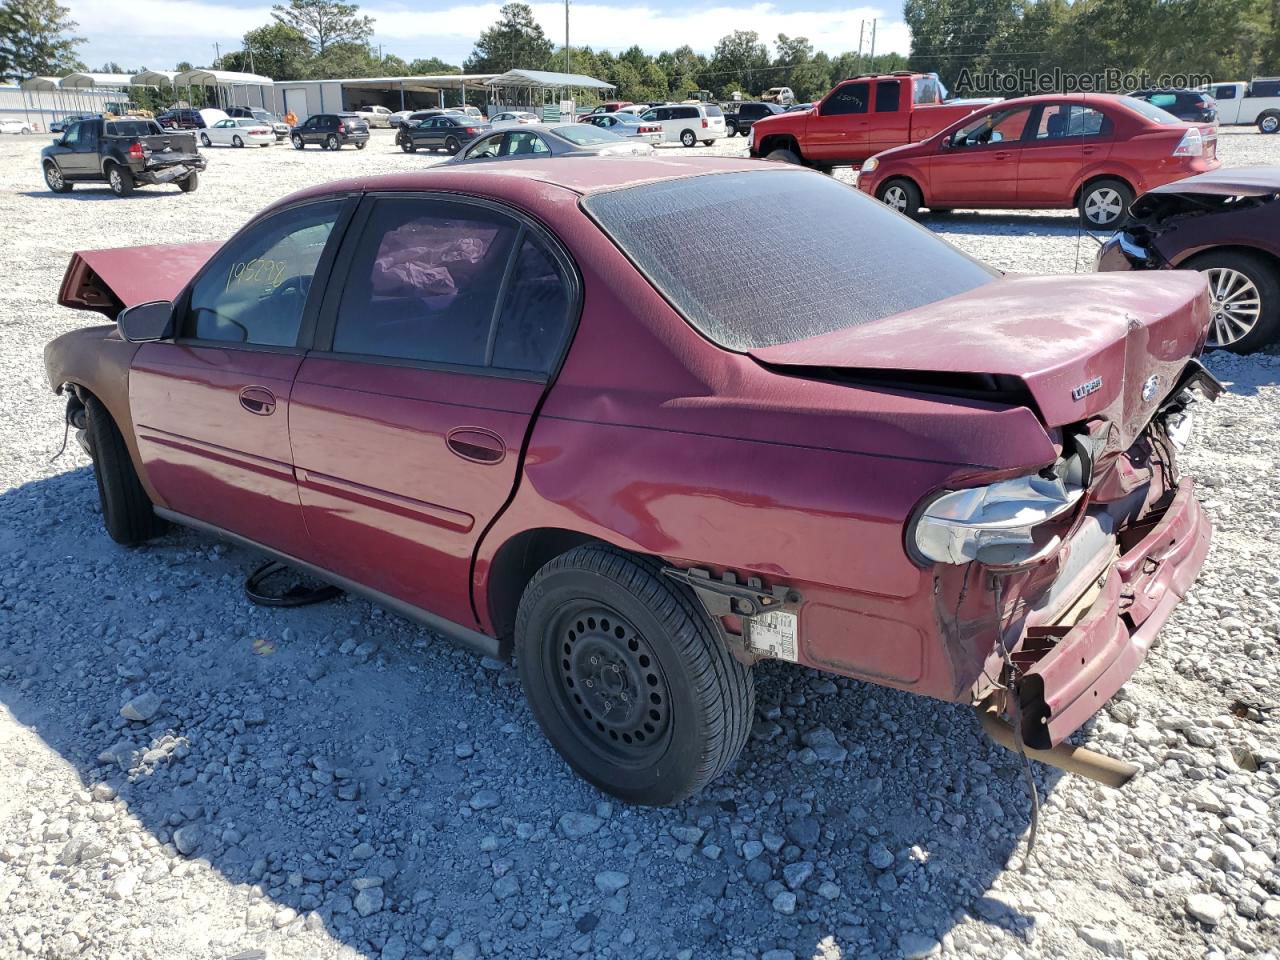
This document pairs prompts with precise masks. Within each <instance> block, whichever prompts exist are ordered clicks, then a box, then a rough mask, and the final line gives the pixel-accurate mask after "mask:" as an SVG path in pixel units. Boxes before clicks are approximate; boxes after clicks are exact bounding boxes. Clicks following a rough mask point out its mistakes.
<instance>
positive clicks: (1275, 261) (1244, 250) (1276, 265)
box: [1178, 244, 1280, 277]
mask: <svg viewBox="0 0 1280 960" xmlns="http://www.w3.org/2000/svg"><path fill="white" fill-rule="evenodd" d="M1211 253H1213V254H1218V253H1240V254H1245V255H1246V256H1250V257H1255V258H1256V259H1258V260H1262V261H1265V262H1266V263H1267V264H1269V265H1270V266H1271V268H1272V269H1273V270H1275V272H1276V275H1277V277H1280V257H1277V256H1276V255H1275V254H1273V253H1269V252H1268V251H1266V250H1261V249H1259V248H1258V247H1245V246H1241V245H1239V244H1236V245H1234V246H1224V247H1210V248H1209V249H1208V250H1201V251H1200V252H1199V253H1196V254H1194V255H1193V256H1190V257H1187V258H1186V259H1185V260H1180V261H1179V262H1178V269H1179V270H1194V269H1196V268H1195V267H1194V266H1192V264H1194V263H1195V262H1196V261H1197V260H1199V259H1200V258H1201V257H1205V256H1208V255H1209V254H1211Z"/></svg>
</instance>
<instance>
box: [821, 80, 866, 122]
mask: <svg viewBox="0 0 1280 960" xmlns="http://www.w3.org/2000/svg"><path fill="white" fill-rule="evenodd" d="M870 90H871V87H870V85H869V84H866V83H846V84H845V85H844V86H843V87H840V88H838V89H837V90H836V91H835V92H833V93H832V94H831V95H830V96H829V97H827V99H826V100H824V101H822V115H823V116H824V117H836V116H844V115H847V114H853V113H866V112H867V95H868V93H870Z"/></svg>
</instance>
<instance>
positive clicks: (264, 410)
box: [240, 387, 276, 417]
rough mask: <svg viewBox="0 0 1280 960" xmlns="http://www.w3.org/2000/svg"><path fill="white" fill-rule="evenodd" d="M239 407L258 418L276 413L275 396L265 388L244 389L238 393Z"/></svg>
mask: <svg viewBox="0 0 1280 960" xmlns="http://www.w3.org/2000/svg"><path fill="white" fill-rule="evenodd" d="M240 406H242V407H244V408H245V409H246V410H248V411H249V412H250V413H252V414H256V415H257V416H259V417H269V416H271V414H273V413H275V412H276V395H275V394H274V393H272V392H271V391H270V390H268V389H267V388H266V387H245V388H244V389H243V390H241V391H240Z"/></svg>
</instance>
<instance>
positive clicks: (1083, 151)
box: [1080, 147, 1098, 156]
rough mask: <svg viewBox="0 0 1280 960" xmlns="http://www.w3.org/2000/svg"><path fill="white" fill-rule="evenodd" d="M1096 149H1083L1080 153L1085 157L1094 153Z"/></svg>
mask: <svg viewBox="0 0 1280 960" xmlns="http://www.w3.org/2000/svg"><path fill="white" fill-rule="evenodd" d="M1097 149H1098V148H1097V147H1084V148H1083V149H1082V150H1081V151H1080V152H1081V153H1083V154H1085V155H1086V156H1087V155H1088V154H1091V153H1094V152H1095V151H1096V150H1097Z"/></svg>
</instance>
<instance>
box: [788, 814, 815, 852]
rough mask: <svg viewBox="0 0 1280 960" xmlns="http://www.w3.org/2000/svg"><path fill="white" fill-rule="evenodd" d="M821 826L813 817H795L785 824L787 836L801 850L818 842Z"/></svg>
mask: <svg viewBox="0 0 1280 960" xmlns="http://www.w3.org/2000/svg"><path fill="white" fill-rule="evenodd" d="M821 836H822V826H821V824H819V823H818V821H817V820H815V819H814V818H813V817H796V819H794V820H792V821H791V822H790V823H788V824H787V838H788V839H789V840H790V841H791V842H792V843H794V844H795V845H796V846H797V847H799V848H800V849H801V850H808V849H809V848H810V847H814V846H816V845H817V843H818V838H819V837H821Z"/></svg>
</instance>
